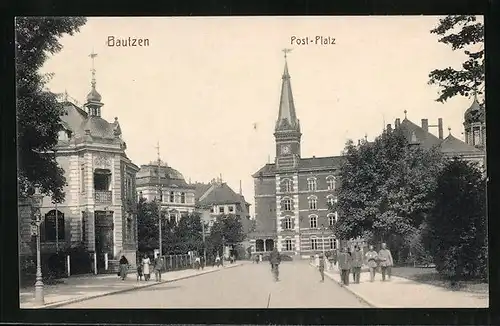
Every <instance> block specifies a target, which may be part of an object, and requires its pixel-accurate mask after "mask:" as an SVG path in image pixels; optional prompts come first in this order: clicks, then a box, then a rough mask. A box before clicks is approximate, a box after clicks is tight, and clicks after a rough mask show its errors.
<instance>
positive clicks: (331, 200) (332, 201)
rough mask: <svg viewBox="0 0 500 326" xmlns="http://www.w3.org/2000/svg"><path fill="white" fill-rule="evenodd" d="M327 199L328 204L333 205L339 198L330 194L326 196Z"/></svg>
mask: <svg viewBox="0 0 500 326" xmlns="http://www.w3.org/2000/svg"><path fill="white" fill-rule="evenodd" d="M326 201H327V202H328V205H330V206H333V205H335V203H336V202H337V198H336V197H335V196H332V195H330V196H328V197H326Z"/></svg>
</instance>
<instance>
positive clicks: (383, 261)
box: [378, 243, 393, 281]
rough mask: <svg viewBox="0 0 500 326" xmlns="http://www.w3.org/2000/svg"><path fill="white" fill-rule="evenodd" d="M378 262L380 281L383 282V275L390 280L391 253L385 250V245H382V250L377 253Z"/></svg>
mask: <svg viewBox="0 0 500 326" xmlns="http://www.w3.org/2000/svg"><path fill="white" fill-rule="evenodd" d="M378 257H379V260H380V268H381V270H382V281H385V275H386V274H387V276H388V277H389V281H390V280H391V267H392V265H393V261H392V255H391V251H390V250H389V249H387V245H386V244H385V243H382V249H380V251H379V252H378Z"/></svg>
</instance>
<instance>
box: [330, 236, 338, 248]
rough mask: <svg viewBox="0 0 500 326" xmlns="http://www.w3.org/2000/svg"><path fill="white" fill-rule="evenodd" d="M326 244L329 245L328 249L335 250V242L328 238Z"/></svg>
mask: <svg viewBox="0 0 500 326" xmlns="http://www.w3.org/2000/svg"><path fill="white" fill-rule="evenodd" d="M328 243H329V245H330V249H337V242H336V241H335V239H334V238H329V239H328Z"/></svg>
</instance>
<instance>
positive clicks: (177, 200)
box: [163, 191, 186, 204]
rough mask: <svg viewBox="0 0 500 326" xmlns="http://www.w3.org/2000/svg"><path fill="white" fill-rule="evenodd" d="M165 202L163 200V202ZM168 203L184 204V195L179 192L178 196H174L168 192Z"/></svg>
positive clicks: (173, 193)
mask: <svg viewBox="0 0 500 326" xmlns="http://www.w3.org/2000/svg"><path fill="white" fill-rule="evenodd" d="M163 202H165V200H163ZM168 202H169V203H181V204H185V203H186V193H185V192H181V193H180V194H176V193H175V192H174V191H170V192H169V194H168Z"/></svg>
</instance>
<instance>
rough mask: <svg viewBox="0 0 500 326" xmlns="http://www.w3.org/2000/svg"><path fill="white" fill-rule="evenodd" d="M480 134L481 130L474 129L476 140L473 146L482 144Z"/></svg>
mask: <svg viewBox="0 0 500 326" xmlns="http://www.w3.org/2000/svg"><path fill="white" fill-rule="evenodd" d="M480 137H481V136H480V133H479V128H474V139H473V144H474V145H480V144H481V139H480Z"/></svg>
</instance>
